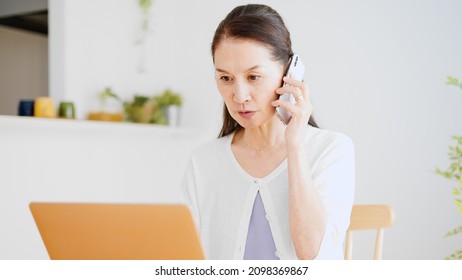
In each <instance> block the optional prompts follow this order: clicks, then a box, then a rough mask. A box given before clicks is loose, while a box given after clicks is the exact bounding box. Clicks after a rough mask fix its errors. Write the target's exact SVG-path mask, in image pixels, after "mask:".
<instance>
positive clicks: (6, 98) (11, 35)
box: [0, 26, 48, 115]
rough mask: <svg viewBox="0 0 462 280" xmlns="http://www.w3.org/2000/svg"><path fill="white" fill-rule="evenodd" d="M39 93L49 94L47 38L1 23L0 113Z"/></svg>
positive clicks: (9, 112)
mask: <svg viewBox="0 0 462 280" xmlns="http://www.w3.org/2000/svg"><path fill="white" fill-rule="evenodd" d="M38 96H48V38H47V37H46V36H43V35H39V34H37V33H32V32H27V31H22V30H18V29H14V28H9V27H3V26H0V115H16V114H17V112H18V104H19V100H21V99H34V98H36V97H38Z"/></svg>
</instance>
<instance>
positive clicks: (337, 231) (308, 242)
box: [182, 5, 354, 259]
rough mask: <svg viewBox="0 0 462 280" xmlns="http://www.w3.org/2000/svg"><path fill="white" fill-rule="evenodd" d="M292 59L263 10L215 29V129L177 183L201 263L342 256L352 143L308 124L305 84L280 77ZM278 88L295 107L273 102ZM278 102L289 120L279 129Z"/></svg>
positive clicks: (246, 11) (282, 34) (242, 9)
mask: <svg viewBox="0 0 462 280" xmlns="http://www.w3.org/2000/svg"><path fill="white" fill-rule="evenodd" d="M292 54H293V52H292V48H291V41H290V34H289V32H288V31H287V29H286V27H285V25H284V22H283V20H282V18H281V17H280V15H279V14H278V13H277V12H276V11H274V10H273V9H271V8H270V7H268V6H265V5H245V6H239V7H236V8H235V9H234V10H233V11H231V12H230V13H229V14H228V15H227V17H226V18H225V19H224V20H223V21H222V22H221V23H220V24H219V26H218V28H217V30H216V32H215V36H214V38H213V42H212V56H213V61H214V65H215V69H216V71H215V72H216V74H215V77H216V83H217V87H218V90H219V92H220V94H221V96H222V97H223V99H224V103H225V106H224V121H223V128H222V130H221V133H220V136H219V138H218V139H217V140H215V141H213V142H210V143H207V144H205V145H204V146H202V147H200V148H198V149H197V150H196V151H195V152H194V153H193V155H192V157H191V160H190V162H189V166H188V168H187V171H186V175H185V177H184V180H183V185H182V195H183V198H184V199H185V201H186V202H187V203H188V205H189V206H190V209H191V212H192V213H193V216H194V218H195V221H196V224H197V226H198V230H199V232H200V236H201V240H202V244H203V248H204V251H205V254H206V257H207V258H208V259H314V258H316V259H341V258H343V249H342V248H343V240H344V236H345V232H346V230H347V228H348V225H349V217H350V212H351V207H352V203H353V195H354V152H353V144H352V142H351V140H350V139H349V138H348V137H346V136H345V135H342V134H339V133H334V132H330V131H327V130H321V129H319V128H317V125H316V123H315V121H314V120H313V118H312V116H311V113H312V105H311V103H310V96H309V92H308V88H307V86H306V85H305V84H304V83H303V82H300V81H297V80H295V79H293V78H291V77H283V76H284V74H285V71H287V67H288V64H289V60H290V57H291V56H292ZM282 81H284V82H285V83H286V84H288V85H287V86H283V87H281V84H282ZM286 92H287V93H290V94H292V95H293V96H294V97H295V98H296V100H297V102H296V104H295V105H292V104H290V103H288V102H285V101H280V100H278V97H279V95H281V94H283V93H286ZM278 106H280V107H281V108H285V109H287V110H289V111H290V112H291V114H292V118H291V120H290V122H289V123H288V124H287V125H284V124H283V123H282V122H281V121H280V120H279V118H278V117H277V116H276V114H275V109H276V107H278ZM307 123H308V125H307Z"/></svg>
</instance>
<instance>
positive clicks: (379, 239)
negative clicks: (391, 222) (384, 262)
mask: <svg viewBox="0 0 462 280" xmlns="http://www.w3.org/2000/svg"><path fill="white" fill-rule="evenodd" d="M383 232H384V229H383V228H379V229H377V236H376V238H375V250H374V260H381V259H382V248H383Z"/></svg>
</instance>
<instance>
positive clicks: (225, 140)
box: [191, 135, 232, 159]
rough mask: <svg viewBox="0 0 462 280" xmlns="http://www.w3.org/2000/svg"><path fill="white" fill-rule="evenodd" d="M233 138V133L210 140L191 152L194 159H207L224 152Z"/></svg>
mask: <svg viewBox="0 0 462 280" xmlns="http://www.w3.org/2000/svg"><path fill="white" fill-rule="evenodd" d="M231 139H232V135H227V136H224V137H220V138H218V139H214V140H210V141H208V142H205V143H204V144H202V145H200V146H198V147H197V148H195V149H194V151H193V152H192V154H191V157H192V158H193V159H207V158H210V157H215V156H216V155H217V153H223V152H224V151H225V149H226V146H227V145H229V142H230V141H231Z"/></svg>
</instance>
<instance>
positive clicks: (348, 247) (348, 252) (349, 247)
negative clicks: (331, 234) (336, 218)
mask: <svg viewBox="0 0 462 280" xmlns="http://www.w3.org/2000/svg"><path fill="white" fill-rule="evenodd" d="M352 252H353V232H352V231H350V230H349V231H347V235H346V242H345V260H351V257H352Z"/></svg>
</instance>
